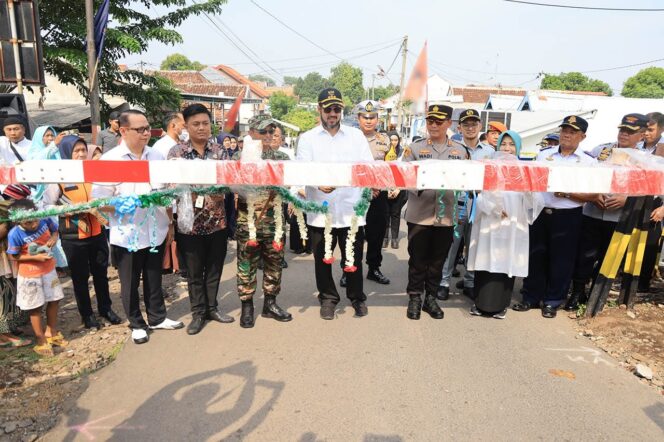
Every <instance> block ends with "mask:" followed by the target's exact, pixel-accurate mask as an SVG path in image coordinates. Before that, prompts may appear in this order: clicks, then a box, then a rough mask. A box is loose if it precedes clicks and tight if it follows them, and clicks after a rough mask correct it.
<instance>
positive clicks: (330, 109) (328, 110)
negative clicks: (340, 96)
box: [323, 106, 344, 114]
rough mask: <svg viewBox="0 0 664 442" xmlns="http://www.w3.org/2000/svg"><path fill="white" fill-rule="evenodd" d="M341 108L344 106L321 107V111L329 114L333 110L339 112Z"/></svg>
mask: <svg viewBox="0 0 664 442" xmlns="http://www.w3.org/2000/svg"><path fill="white" fill-rule="evenodd" d="M343 109H344V108H343V107H341V106H330V107H326V108H325V109H323V112H325V113H326V114H329V113H330V112H334V113H335V114H340V113H341V111H342V110H343Z"/></svg>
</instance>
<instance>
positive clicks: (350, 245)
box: [326, 188, 372, 273]
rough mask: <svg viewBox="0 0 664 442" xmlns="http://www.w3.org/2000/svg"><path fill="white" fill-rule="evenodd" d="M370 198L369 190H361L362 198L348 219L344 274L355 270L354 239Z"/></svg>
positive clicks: (367, 208) (370, 191) (370, 192)
mask: <svg viewBox="0 0 664 442" xmlns="http://www.w3.org/2000/svg"><path fill="white" fill-rule="evenodd" d="M371 196H372V190H371V189H368V188H365V189H362V196H360V199H359V201H358V202H357V203H355V205H354V206H353V212H354V213H353V216H351V218H350V228H349V229H348V236H347V237H346V262H345V265H344V272H346V273H353V272H355V271H356V270H357V267H356V266H355V237H356V236H357V231H358V230H359V218H360V217H361V216H364V215H366V213H367V210H369V204H370V202H371ZM326 240H327V238H326Z"/></svg>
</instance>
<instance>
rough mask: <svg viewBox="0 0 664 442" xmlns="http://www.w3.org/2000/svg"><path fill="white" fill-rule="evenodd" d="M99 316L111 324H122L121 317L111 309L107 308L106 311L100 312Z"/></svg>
mask: <svg viewBox="0 0 664 442" xmlns="http://www.w3.org/2000/svg"><path fill="white" fill-rule="evenodd" d="M100 316H101V317H102V318H104V319H106V320H107V321H108V322H110V323H111V324H113V325H118V324H122V322H123V321H122V318H120V317H119V316H118V315H117V314H115V312H114V311H113V310H109V311H107V312H106V313H102V314H101V315H100Z"/></svg>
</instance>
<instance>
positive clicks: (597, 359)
mask: <svg viewBox="0 0 664 442" xmlns="http://www.w3.org/2000/svg"><path fill="white" fill-rule="evenodd" d="M545 350H549V351H564V352H569V353H588V354H587V356H588V358H592V359H591V360H587V359H586V358H585V357H584V356H573V355H565V356H567V359H569V360H570V361H572V362H583V363H588V364H591V363H592V364H594V365H599V364H604V365H607V366H609V367H613V364H612V363H610V362H609V361H607V360H606V359H604V358H602V351H600V350H598V349H596V348H590V347H579V348H545Z"/></svg>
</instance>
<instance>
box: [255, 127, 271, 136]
mask: <svg viewBox="0 0 664 442" xmlns="http://www.w3.org/2000/svg"><path fill="white" fill-rule="evenodd" d="M258 133H259V134H261V135H265V134H270V135H272V134H273V133H274V127H270V128H267V129H263V130H259V131H258Z"/></svg>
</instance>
